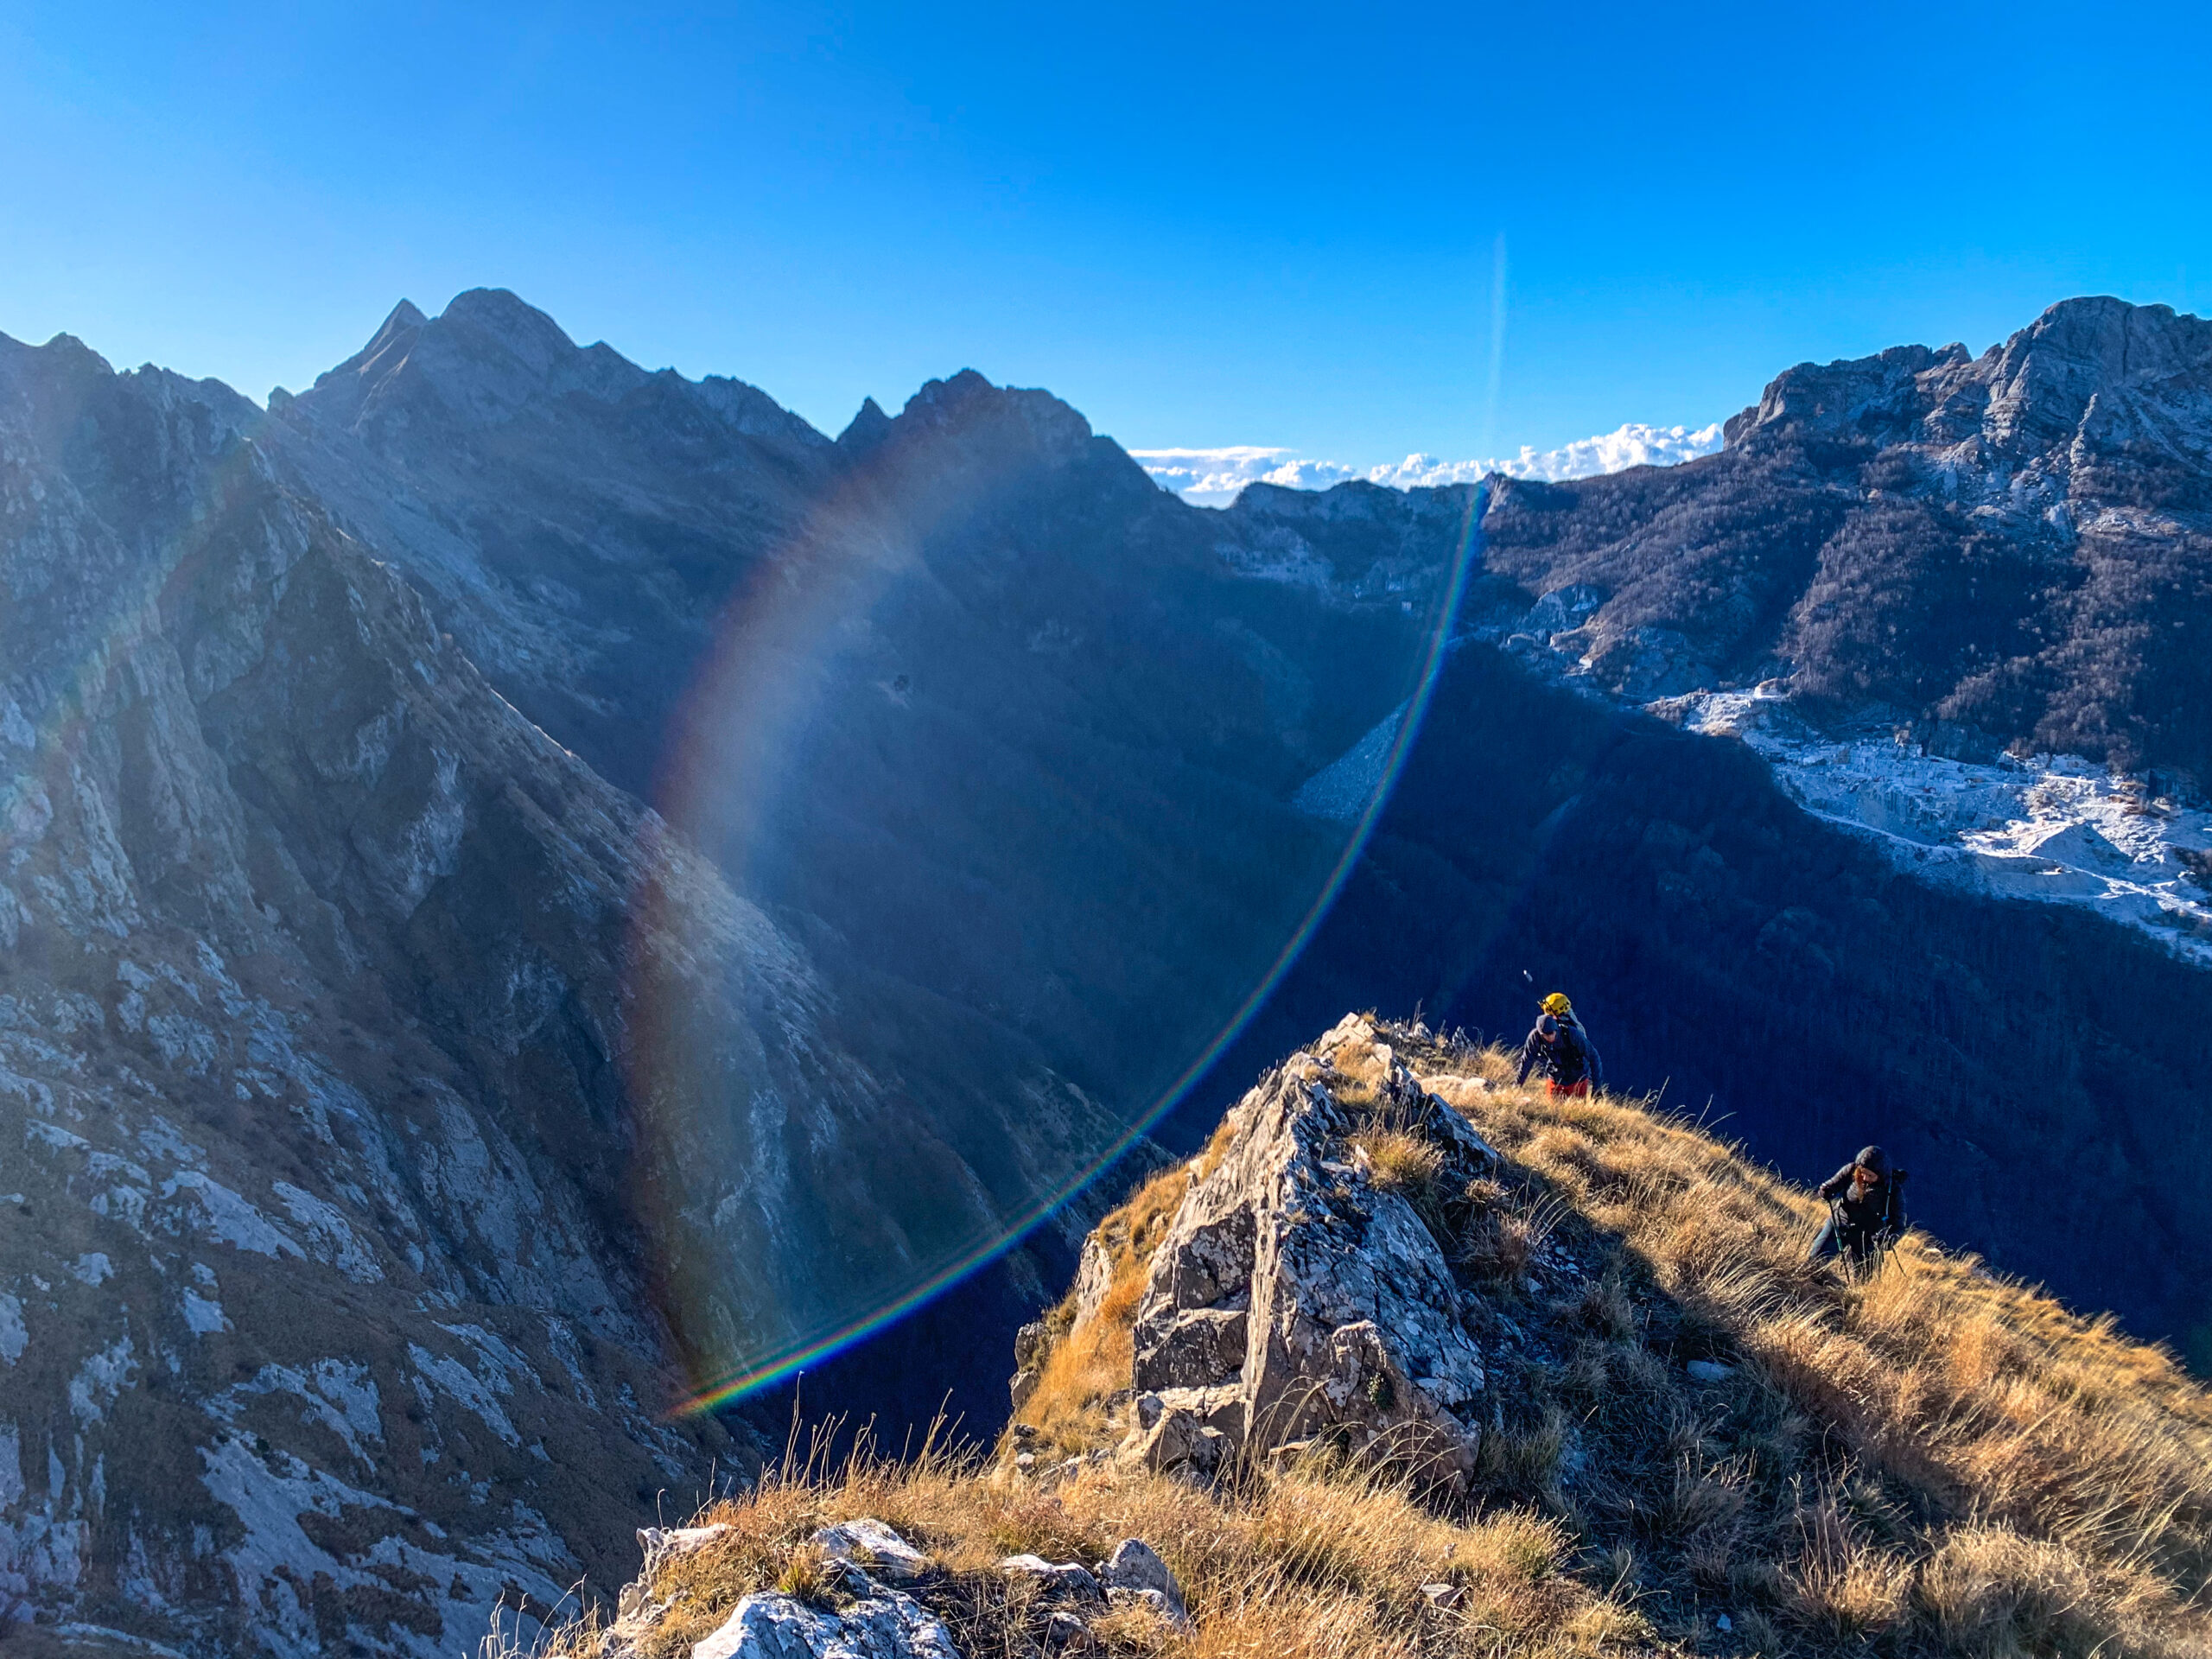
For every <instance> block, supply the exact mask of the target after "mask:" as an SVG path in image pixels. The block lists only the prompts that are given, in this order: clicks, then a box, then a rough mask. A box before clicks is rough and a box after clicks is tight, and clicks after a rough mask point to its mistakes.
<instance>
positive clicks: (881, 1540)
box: [814, 1516, 930, 1584]
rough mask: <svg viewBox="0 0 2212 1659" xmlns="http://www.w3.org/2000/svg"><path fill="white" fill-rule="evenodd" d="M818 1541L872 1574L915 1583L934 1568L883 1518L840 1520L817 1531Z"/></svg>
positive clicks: (829, 1551)
mask: <svg viewBox="0 0 2212 1659" xmlns="http://www.w3.org/2000/svg"><path fill="white" fill-rule="evenodd" d="M814 1542H815V1543H816V1544H817V1545H818V1546H819V1547H820V1548H821V1549H822V1552H823V1554H826V1555H828V1556H829V1559H830V1560H834V1561H848V1562H850V1563H851V1564H852V1565H853V1566H855V1567H859V1568H861V1571H863V1572H865V1573H868V1574H870V1575H871V1576H872V1577H874V1578H878V1579H881V1580H886V1581H887V1582H888V1583H892V1584H911V1583H912V1582H913V1581H914V1580H916V1579H918V1578H921V1577H922V1576H923V1575H924V1574H925V1573H928V1572H929V1570H930V1558H929V1557H928V1556H926V1555H925V1554H922V1552H921V1551H920V1550H918V1549H916V1548H914V1547H913V1546H912V1544H910V1543H908V1542H907V1541H906V1540H905V1539H904V1538H901V1537H900V1536H899V1535H898V1534H897V1533H895V1532H893V1530H892V1529H890V1528H889V1527H887V1526H886V1525H884V1523H883V1522H880V1521H876V1520H873V1519H870V1518H868V1517H867V1516H862V1517H861V1519H859V1520H857V1521H840V1522H837V1523H836V1525H835V1526H829V1527H823V1529H821V1530H820V1531H818V1532H817V1533H816V1534H815V1535H814Z"/></svg>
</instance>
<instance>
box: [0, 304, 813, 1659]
mask: <svg viewBox="0 0 2212 1659" xmlns="http://www.w3.org/2000/svg"><path fill="white" fill-rule="evenodd" d="M249 415H250V410H247V409H246V407H245V405H244V404H242V402H241V400H238V399H236V398H234V397H231V396H230V395H229V394H228V393H227V392H226V391H223V389H221V388H219V387H210V386H206V385H194V384H192V383H189V382H184V381H181V380H178V379H176V378H174V377H169V376H164V375H162V374H160V373H159V372H154V371H147V372H142V373H140V374H137V375H131V376H115V375H112V374H111V373H110V372H108V370H107V368H106V365H104V364H102V363H100V362H99V360H98V359H95V358H92V355H91V354H90V353H86V352H83V351H82V348H80V347H73V346H72V345H69V344H64V345H60V346H54V347H48V348H45V349H44V350H42V351H40V352H29V351H26V350H24V349H23V348H20V347H16V346H13V345H12V344H5V345H4V346H0V524H4V530H5V534H4V536H0V591H3V592H4V594H5V595H6V602H5V603H0V664H4V672H5V674H6V678H5V680H4V682H0V1166H4V1173H0V1185H4V1187H5V1189H6V1192H5V1196H4V1197H0V1602H4V1617H5V1618H7V1619H9V1620H10V1621H11V1622H13V1623H18V1624H21V1623H31V1622H34V1621H35V1622H39V1623H45V1624H68V1625H70V1626H72V1627H73V1628H76V1629H79V1630H95V1631H97V1630H112V1631H116V1632H119V1633H120V1635H119V1637H118V1638H117V1639H119V1640H120V1639H126V1638H127V1639H128V1640H130V1641H133V1642H154V1643H161V1644H162V1646H164V1647H165V1648H168V1649H182V1650H187V1651H191V1652H194V1653H207V1654H224V1653H232V1652H238V1651H247V1650H251V1651H258V1652H265V1653H269V1654H273V1655H295V1654H298V1655H307V1654H313V1653H318V1652H323V1651H333V1650H339V1649H345V1650H352V1651H364V1652H378V1653H419V1654H423V1655H431V1654H437V1655H444V1654H449V1653H454V1652H458V1651H464V1650H467V1649H473V1647H474V1645H475V1644H476V1643H477V1642H478V1641H479V1640H480V1638H481V1637H482V1636H483V1635H484V1633H485V1631H486V1629H487V1628H488V1624H489V1617H490V1614H491V1611H492V1609H493V1607H494V1605H499V1604H500V1603H501V1602H502V1601H503V1600H504V1602H505V1605H506V1606H507V1607H508V1608H509V1609H514V1608H516V1607H517V1606H518V1605H520V1606H522V1607H523V1608H524V1610H525V1618H528V1617H530V1616H531V1615H530V1613H529V1611H528V1610H530V1609H536V1610H538V1611H547V1610H550V1608H552V1607H553V1606H555V1605H557V1604H559V1603H560V1602H561V1600H562V1599H563V1596H564V1595H565V1593H566V1592H568V1590H569V1586H572V1585H574V1584H575V1583H576V1582H577V1580H579V1579H580V1578H586V1577H590V1578H594V1579H596V1580H597V1581H598V1582H600V1583H601V1584H606V1585H611V1584H612V1583H613V1582H614V1581H616V1580H617V1579H618V1577H619V1573H618V1571H617V1568H618V1566H619V1563H620V1560H622V1558H623V1557H624V1556H625V1555H626V1553H627V1551H626V1542H627V1537H626V1535H627V1533H628V1531H629V1524H630V1523H631V1522H633V1521H634V1518H635V1516H636V1515H637V1513H638V1512H639V1510H649V1509H650V1507H651V1505H652V1502H653V1498H654V1495H655V1494H656V1493H658V1492H660V1491H676V1492H680V1493H682V1494H683V1501H685V1502H690V1501H691V1500H692V1499H694V1498H695V1497H696V1496H697V1495H699V1494H700V1493H701V1492H702V1491H705V1490H707V1486H708V1483H709V1474H710V1471H711V1470H713V1469H714V1468H715V1466H716V1465H717V1462H718V1461H719V1464H720V1466H721V1468H723V1469H725V1470H730V1471H733V1472H741V1471H743V1469H744V1468H745V1466H746V1465H747V1461H748V1460H749V1459H750V1457H751V1453H750V1452H749V1450H748V1448H747V1447H746V1446H741V1445H733V1444H732V1443H731V1441H730V1440H729V1438H728V1436H727V1435H726V1434H725V1433H723V1432H722V1431H721V1430H720V1429H719V1428H718V1427H715V1426H714V1425H713V1424H712V1423H711V1422H699V1423H683V1422H671V1421H667V1420H666V1419H665V1417H664V1408H665V1406H666V1404H667V1402H669V1400H670V1399H671V1397H673V1396H674V1395H675V1394H676V1391H677V1389H678V1388H679V1387H680V1386H681V1384H680V1381H679V1377H678V1370H679V1362H680V1361H681V1359H682V1357H683V1354H682V1351H681V1350H680V1348H679V1347H678V1345H677V1340H676V1338H675V1337H674V1334H673V1333H672V1332H671V1330H670V1328H669V1327H668V1325H666V1324H665V1323H664V1319H663V1317H662V1314H661V1313H660V1312H659V1311H658V1304H657V1302H656V1300H655V1298H654V1296H653V1295H652V1287H651V1286H650V1285H649V1284H648V1283H647V1282H646V1278H645V1274H646V1273H647V1271H649V1264H650V1263H651V1262H652V1261H653V1259H654V1257H655V1255H656V1254H657V1252H655V1251H653V1250H649V1249H645V1247H644V1245H643V1243H642V1240H643V1238H644V1236H645V1229H644V1226H643V1224H642V1222H641V1219H640V1217H639V1215H638V1213H637V1211H634V1210H633V1209H632V1207H631V1206H632V1200H633V1198H634V1196H635V1193H636V1189H635V1188H632V1187H631V1186H629V1185H627V1182H628V1180H630V1179H635V1180H638V1181H639V1182H640V1183H641V1184H644V1185H645V1186H646V1189H647V1191H648V1192H651V1193H653V1194H655V1195H657V1196H658V1197H660V1198H664V1199H665V1200H666V1201H667V1203H668V1205H669V1207H670V1209H671V1211H673V1212H674V1213H675V1214H677V1216H679V1217H682V1216H684V1215H701V1216H711V1215H712V1213H713V1210H714V1206H715V1204H717V1203H719V1202H720V1201H721V1199H722V1198H725V1197H727V1196H728V1194H727V1192H724V1191H718V1190H715V1188H714V1187H712V1186H710V1185H702V1178H703V1179H706V1180H721V1179H727V1173H728V1171H730V1170H732V1169H733V1168H734V1167H736V1166H735V1164H734V1161H733V1160H728V1159H727V1158H721V1157H702V1156H697V1155H696V1153H697V1150H698V1149H697V1148H696V1147H690V1146H686V1145H683V1144H682V1143H680V1142H674V1143H671V1139H670V1138H668V1137H666V1136H665V1135H664V1133H663V1131H662V1129H661V1128H659V1127H658V1126H657V1125H656V1123H655V1122H654V1121H653V1120H651V1119H649V1118H641V1117H640V1116H637V1115H633V1114H632V1112H631V1111H630V1110H629V1109H628V1106H627V1103H626V1101H625V1098H624V1095H623V1091H622V1090H621V1087H620V1081H619V1079H620V1077H621V1075H622V1073H623V1071H624V1070H625V1068H626V1066H627V1065H628V1064H629V1063H630V1061H631V1058H632V1054H633V1052H634V1049H635V1047H636V1045H637V1043H638V1041H639V1025H638V1013H637V1009H636V1007H635V1006H634V1004H633V1003H632V1001H631V1000H630V998H631V995H632V992H633V991H634V988H636V987H638V986H641V985H645V986H658V988H660V989H661V990H663V991H664V992H665V993H666V994H667V995H668V996H669V998H670V999H671V1001H682V1002H683V1003H684V1004H686V1005H687V1006H691V1007H696V1008H698V1009H699V1010H701V1011H702V1017H712V1018H714V1019H715V1020H718V1021H719V1022H720V1031H721V1035H722V1039H723V1043H724V1050H723V1053H724V1055H725V1059H724V1061H723V1064H724V1065H726V1068H727V1071H726V1073H725V1075H727V1076H728V1077H729V1078H730V1079H731V1081H733V1082H738V1081H740V1080H741V1079H742V1078H743V1077H747V1076H748V1075H749V1076H750V1077H752V1078H753V1084H755V1085H757V1089H756V1090H741V1092H749V1093H752V1095H753V1098H756V1099H761V1100H763V1101H764V1102H766V1103H774V1102H786V1101H803V1102H811V1103H821V1102H824V1101H827V1100H830V1099H834V1098H836V1097H838V1093H839V1090H841V1089H842V1088H843V1087H844V1086H845V1081H844V1080H842V1079H841V1077H839V1076H838V1075H837V1074H836V1073H835V1071H834V1067H832V1066H829V1065H823V1066H822V1067H820V1068H819V1069H817V1070H814V1071H811V1072H808V1071H793V1070H790V1069H785V1068H783V1067H781V1066H780V1065H779V1062H778V1061H777V1060H776V1058H774V1057H777V1056H784V1055H787V1054H790V1053H791V1052H794V1049H797V1050H801V1051H810V1052H814V1053H816V1054H817V1055H818V1054H819V1053H820V1052H821V1050H822V1048H823V1045H820V1044H819V1043H818V1042H816V1041H815V1040H814V1039H812V1037H811V1036H810V1033H811V1032H812V1030H813V1022H814V1020H815V1019H816V1017H817V1014H818V1012H819V1009H820V1007H821V1002H820V1001H819V997H818V992H817V988H814V987H812V986H811V985H810V979H809V975H808V971H807V967H806V963H805V961H804V957H803V956H802V955H801V954H800V953H799V952H798V950H796V949H794V948H793V947H791V945H790V944H789V943H788V942H787V941H785V940H784V939H783V938H781V936H780V935H779V933H778V932H777V931H776V929H775V928H774V927H773V926H772V925H771V924H770V923H769V922H768V921H767V919H766V918H765V917H764V916H762V915H761V914H760V912H758V911H757V910H755V909H753V907H752V906H747V904H745V903H744V902H743V901H742V900H741V899H738V898H737V897H736V896H735V895H734V893H731V892H730V891H729V889H728V887H727V885H726V884H724V883H723V882H722V880H721V878H720V876H719V875H718V874H716V873H715V871H714V870H713V869H712V868H710V867H709V866H706V865H705V864H704V863H703V862H702V861H700V860H699V859H697V858H696V856H695V855H690V854H689V853H687V852H686V851H685V850H684V849H682V848H681V847H680V846H677V845H675V844H673V843H671V842H670V841H669V840H668V838H667V837H666V836H664V834H663V833H662V832H661V829H660V826H659V824H658V820H657V819H656V818H655V817H653V815H652V814H651V813H650V812H648V811H646V810H645V809H644V808H643V807H642V806H640V805H639V804H638V803H637V802H636V801H635V800H634V799H633V798H631V797H629V796H626V795H625V794H623V793H622V792H621V791H618V790H615V789H613V788H612V787H611V786H609V785H607V783H606V782H605V781H604V780H602V779H600V778H599V777H598V776H597V775H596V774H594V772H592V771H591V770H590V769H589V768H588V767H587V766H584V765H583V764H582V762H581V761H580V760H577V758H576V757H575V755H573V754H571V753H569V752H568V751H566V750H564V749H563V747H561V746H560V745H559V744H557V743H556V742H554V741H552V740H551V739H550V738H549V737H548V736H547V735H546V734H544V733H543V731H541V730H539V729H537V728H535V727H533V726H532V725H531V724H530V723H529V722H528V721H524V719H522V718H521V717H520V716H519V715H518V714H517V713H516V711H515V710H514V709H513V708H512V706H511V705H510V704H509V703H507V702H505V700H504V699H503V698H501V697H500V696H499V695H497V694H496V693H495V692H494V691H493V690H492V689H491V688H490V686H488V685H487V684H486V683H485V681H484V679H483V678H482V677H481V676H480V674H479V673H478V672H477V671H476V669H475V667H474V664H472V663H471V662H470V661H469V660H468V659H467V657H466V656H465V655H464V654H462V653H461V652H460V651H458V650H456V649H455V648H454V645H453V644H452V642H451V640H450V639H449V638H448V637H447V636H446V635H444V634H443V633H442V632H441V631H440V630H439V629H438V628H437V627H436V626H435V625H434V624H433V622H432V621H431V619H430V617H429V613H428V610H427V608H426V607H425V605H424V603H423V601H422V600H421V598H420V597H419V596H418V595H417V594H416V592H415V591H414V590H412V589H410V588H409V587H407V586H406V585H405V584H404V583H403V582H401V581H399V580H398V579H397V576H396V575H394V574H393V573H392V572H391V570H390V569H388V568H386V567H385V566H384V565H382V564H379V563H377V562H376V561H374V560H372V559H371V558H370V557H368V556H367V555H366V553H365V550H363V549H362V548H361V547H360V546H359V544H358V543H355V542H354V541H353V540H352V539H351V538H350V537H346V535H344V534H343V533H342V532H340V531H338V530H336V529H335V528H334V526H333V525H332V524H330V523H329V522H328V521H327V519H326V518H323V517H322V516H321V514H320V513H319V512H317V511H316V510H315V507H314V505H313V504H312V503H308V502H304V501H302V499H300V498H299V497H298V496H297V495H296V494H295V493H291V492H290V491H289V490H288V489H287V488H286V487H284V486H283V484H282V482H281V481H280V480H278V479H277V477H276V476H275V475H274V473H273V471H272V469H271V468H270V466H269V465H268V463H267V458H266V456H265V455H264V454H263V453H262V452H261V451H260V450H258V449H257V448H255V446H254V445H253V444H252V442H251V441H250V440H249V439H248V438H247V437H245V435H244V425H245V422H246V420H247V419H248V416H249ZM641 890H645V891H657V892H664V893H671V894H674V895H677V896H679V897H680V899H681V902H682V904H683V906H684V907H685V909H686V912H687V913H688V914H690V915H692V916H695V917H700V918H706V919H707V921H708V924H709V925H708V926H707V927H705V928H703V929H701V928H696V927H694V928H690V929H689V930H688V931H687V932H686V935H685V939H684V943H683V946H682V948H680V949H678V948H677V946H676V945H675V944H673V942H672V941H671V939H670V938H669V937H668V936H667V935H666V934H665V933H664V932H663V931H657V930H656V929H655V928H654V927H653V926H652V925H651V922H650V919H648V921H647V922H646V924H645V925H634V924H633V918H632V898H633V896H634V895H636V894H637V893H639V892H640V891H641ZM702 939H705V940H708V941H710V942H711V943H712V948H711V949H702V946H701V944H700V941H701V940H702ZM748 1068H750V1070H749V1071H748ZM10 1147H12V1149H13V1150H12V1151H9V1150H5V1149H4V1148H10ZM687 1171H693V1172H697V1173H695V1174H691V1175H687V1174H686V1172H687ZM709 1171H721V1172H724V1173H723V1174H721V1175H715V1176H708V1175H707V1174H706V1172H709ZM753 1179H756V1180H757V1181H759V1182H760V1183H761V1184H760V1185H758V1186H756V1187H754V1188H753V1192H754V1193H755V1194H756V1195H757V1196H758V1198H760V1200H762V1201H761V1202H760V1203H749V1202H748V1203H744V1204H741V1205H736V1206H734V1208H737V1209H739V1210H741V1211H747V1212H750V1213H753V1214H759V1213H761V1212H763V1211H766V1213H768V1214H771V1215H772V1214H773V1213H775V1212H776V1211H777V1209H778V1207H779V1205H784V1204H785V1203H786V1202H787V1200H786V1199H785V1198H784V1197H783V1196H782V1195H781V1194H780V1193H779V1191H778V1190H777V1186H776V1181H777V1179H778V1178H777V1173H776V1172H775V1171H774V1169H773V1168H772V1167H767V1168H760V1167H758V1166H757V1165H756V1170H755V1174H754V1177H753ZM687 1182H689V1185H687ZM671 1236H672V1237H675V1238H677V1239H679V1240H680V1239H683V1238H687V1237H688V1238H690V1240H692V1241H693V1243H692V1244H691V1246H690V1249H688V1250H687V1249H684V1248H683V1247H682V1246H680V1245H679V1246H678V1247H677V1249H674V1250H672V1251H671V1252H669V1253H668V1254H669V1255H670V1256H671V1258H672V1259H673V1261H674V1262H675V1263H676V1265H677V1268H678V1270H683V1271H691V1272H696V1274H699V1275H700V1276H701V1277H702V1278H704V1277H709V1276H727V1275H726V1274H723V1273H722V1269H723V1268H724V1266H725V1265H726V1262H727V1261H728V1256H727V1255H724V1254H722V1253H721V1252H723V1251H725V1250H741V1249H745V1248H748V1247H751V1246H753V1245H754V1244H756V1243H757V1241H754V1240H747V1239H742V1238H739V1237H737V1236H730V1235H725V1236H719V1237H718V1236H716V1235H715V1233H714V1232H713V1230H711V1229H709V1228H696V1229H694V1230H691V1231H690V1232H689V1233H686V1232H684V1231H683V1230H682V1229H680V1228H679V1229H678V1230H677V1231H676V1232H675V1233H674V1234H672V1235H671ZM733 1317H743V1310H737V1311H736V1313H734V1315H733Z"/></svg>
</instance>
